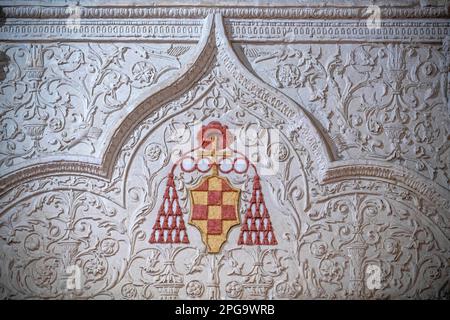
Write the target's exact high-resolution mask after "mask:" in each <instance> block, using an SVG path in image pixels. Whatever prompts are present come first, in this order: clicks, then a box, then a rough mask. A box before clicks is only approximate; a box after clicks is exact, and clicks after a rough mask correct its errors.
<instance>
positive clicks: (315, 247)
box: [311, 240, 328, 258]
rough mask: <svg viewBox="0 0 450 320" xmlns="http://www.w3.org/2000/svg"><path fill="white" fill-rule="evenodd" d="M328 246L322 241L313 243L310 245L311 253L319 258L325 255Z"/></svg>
mask: <svg viewBox="0 0 450 320" xmlns="http://www.w3.org/2000/svg"><path fill="white" fill-rule="evenodd" d="M327 250H328V245H327V244H326V243H325V242H324V241H321V240H319V241H314V242H313V243H311V253H312V254H313V255H315V256H316V257H318V258H320V257H322V256H323V255H324V254H325V253H327Z"/></svg>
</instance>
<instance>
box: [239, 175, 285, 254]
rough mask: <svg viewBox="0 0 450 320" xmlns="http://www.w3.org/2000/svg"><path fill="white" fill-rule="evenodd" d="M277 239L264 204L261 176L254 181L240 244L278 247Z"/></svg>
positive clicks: (240, 235)
mask: <svg viewBox="0 0 450 320" xmlns="http://www.w3.org/2000/svg"><path fill="white" fill-rule="evenodd" d="M277 243H278V242H277V239H276V238H275V234H274V232H273V229H272V223H271V221H270V216H269V213H268V211H267V207H266V204H265V202H264V196H263V193H262V189H261V183H260V179H259V176H258V175H256V176H255V178H254V180H253V192H252V196H251V199H250V205H249V207H248V208H247V211H246V212H245V216H244V222H243V224H242V226H241V233H240V234H239V239H238V244H240V245H276V244H277Z"/></svg>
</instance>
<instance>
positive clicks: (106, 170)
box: [0, 1, 450, 299]
mask: <svg viewBox="0 0 450 320" xmlns="http://www.w3.org/2000/svg"><path fill="white" fill-rule="evenodd" d="M136 3H137V5H136V6H127V5H124V6H119V7H116V8H112V9H111V8H109V9H102V6H101V4H97V7H96V6H94V7H87V5H86V4H84V3H83V2H81V3H80V6H81V19H80V23H81V26H77V25H75V26H73V25H71V24H68V23H67V19H66V18H67V16H66V11H65V10H66V7H65V5H66V4H67V3H65V2H56V3H54V4H52V5H48V6H40V4H41V3H40V2H23V3H10V2H4V5H5V6H4V7H3V10H2V11H3V16H4V21H3V22H2V23H3V26H2V27H1V28H0V39H2V42H1V45H0V50H1V51H2V53H3V54H2V57H1V58H2V59H1V67H2V72H1V74H0V75H1V77H0V79H1V82H0V122H1V123H0V124H1V125H0V172H1V174H0V191H1V198H0V209H1V213H0V248H1V249H0V297H2V298H11V299H18V298H59V299H61V298H63V299H74V298H116V299H150V298H151V299H162V298H168V299H176V298H193V299H240V298H250V299H267V298H275V299H285V298H289V299H293V298H295V299H311V298H313V299H321V298H322V299H323V298H326V299H329V298H336V299H348V298H397V299H398V298H412V299H418V298H440V299H444V298H447V299H448V298H449V294H450V283H449V278H450V277H449V271H450V269H449V257H450V256H449V248H450V246H449V241H450V239H449V235H450V221H449V215H450V204H449V202H450V188H449V175H450V140H449V137H450V136H449V123H450V121H449V120H450V118H449V103H448V94H449V91H448V90H449V86H448V79H449V78H448V77H449V76H448V72H449V60H450V58H449V47H448V42H449V30H450V26H449V22H448V4H447V3H445V2H439V1H436V2H433V3H432V2H431V1H430V2H426V3H425V2H423V1H421V2H420V3H419V2H416V1H410V2H409V3H408V5H407V6H406V5H405V6H402V5H401V4H396V3H395V4H392V6H391V7H383V6H382V14H384V15H385V16H386V17H387V18H386V20H383V23H385V24H384V25H383V27H382V28H381V30H380V31H376V30H375V31H371V30H369V32H368V33H367V27H366V25H365V19H364V9H365V4H361V5H360V6H352V3H351V1H341V3H339V4H340V6H338V5H337V2H336V3H335V2H332V3H331V4H329V5H328V7H323V8H317V7H315V6H313V5H311V4H308V3H303V2H302V3H301V5H298V6H297V5H296V4H297V3H289V2H286V3H283V4H280V5H279V7H278V8H277V7H276V5H270V4H265V3H260V7H259V8H258V7H255V8H250V9H249V8H248V7H241V6H239V5H238V6H236V5H232V4H228V5H227V4H225V5H224V6H223V7H218V6H214V5H208V4H205V3H202V2H200V3H196V4H192V5H191V6H188V7H187V8H185V9H184V11H183V10H181V9H180V8H179V7H177V5H176V4H170V3H163V2H162V3H160V6H161V7H160V8H159V11H158V10H157V9H158V8H156V9H155V8H153V7H145V4H141V3H139V2H136ZM20 4H22V5H23V6H22V5H20ZM242 5H243V6H244V5H248V4H247V2H246V3H243V4H242ZM294 5H296V6H295V10H296V11H295V15H296V16H295V17H292V14H293V13H292V12H293V11H292V9H291V8H290V7H289V6H294ZM286 6H288V8H287V9H286V8H285V7H286ZM96 8H97V9H96ZM95 10H97V11H95ZM127 10H128V11H127ZM138 10H140V11H138ZM283 10H284V11H283ZM208 13H215V14H214V15H213V14H209V15H208ZM283 15H285V16H283ZM266 16H267V18H265V19H264V20H259V19H255V18H257V17H266ZM113 17H114V18H113ZM283 17H284V18H286V17H288V18H289V19H283ZM315 17H317V18H315ZM322 19H326V22H327V23H328V25H324V24H323V22H324V20H322ZM397 26H398V27H397ZM78 27H79V28H78ZM114 27H115V28H116V29H113V28H114ZM108 28H109V29H108ZM402 30H403V31H402ZM377 32H378V33H377ZM402 32H403V33H402ZM213 120H220V121H222V122H223V123H227V124H228V125H229V126H230V127H231V128H233V129H245V128H249V127H250V128H258V129H261V130H266V129H273V128H276V129H278V130H279V131H280V133H281V137H282V138H281V144H279V145H277V146H276V148H275V147H274V149H273V150H267V151H268V152H277V153H278V157H279V160H280V163H281V166H280V170H279V171H278V172H277V174H276V175H270V176H263V177H262V184H263V191H264V193H265V197H266V202H267V205H268V207H269V209H270V214H271V218H272V221H273V224H274V229H275V232H276V235H277V239H278V242H279V244H278V245H277V246H275V247H271V246H261V247H260V248H258V247H254V246H237V237H238V231H239V229H238V228H235V229H233V230H232V231H231V232H230V235H229V239H228V241H227V243H226V245H225V246H224V248H223V249H222V251H221V253H220V254H218V255H209V254H207V253H205V252H204V245H203V244H202V242H201V240H200V234H199V232H198V231H197V230H196V229H195V228H193V227H192V226H188V232H189V237H190V240H191V243H190V245H176V246H175V245H174V246H169V245H151V244H149V243H148V239H149V235H150V232H151V227H152V225H153V222H154V219H155V217H156V211H157V210H158V208H159V205H160V200H161V199H162V193H163V192H164V187H165V181H166V180H165V179H166V176H167V173H168V170H169V168H170V161H169V160H168V157H169V155H170V152H171V151H172V150H173V148H174V147H176V146H177V145H178V144H179V143H181V142H183V139H185V138H191V137H192V136H193V135H195V134H196V133H195V132H193V127H192V125H193V124H194V123H195V122H196V121H202V122H203V123H208V122H209V121H213ZM180 133H182V134H180ZM199 178H200V177H199V176H189V175H186V174H185V175H178V176H177V178H176V183H177V188H178V190H179V193H180V195H181V202H182V204H183V206H184V207H185V212H184V213H185V221H187V214H188V211H189V210H188V209H189V200H188V196H187V189H186V188H187V187H190V186H192V185H194V184H195V183H196V182H197V181H198V179H199ZM250 178H251V177H247V176H244V177H242V176H241V177H239V176H232V177H230V179H231V181H232V183H233V184H234V185H235V186H238V187H240V188H241V189H242V190H243V199H242V203H241V213H244V211H245V208H246V204H247V203H248V201H249V196H250V194H249V190H250V183H251V179H250ZM72 265H77V266H78V267H79V268H80V269H81V270H82V288H81V289H79V290H67V288H66V279H67V274H66V270H67V267H69V266H72ZM371 265H376V266H379V267H380V269H381V287H380V288H379V289H371V288H369V287H368V286H367V280H368V277H369V274H368V273H367V272H366V271H367V268H368V267H369V266H371Z"/></svg>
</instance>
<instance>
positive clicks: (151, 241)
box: [149, 231, 156, 243]
mask: <svg viewBox="0 0 450 320" xmlns="http://www.w3.org/2000/svg"><path fill="white" fill-rule="evenodd" d="M149 242H150V243H155V242H156V239H155V231H153V232H152V235H151V237H150V241H149Z"/></svg>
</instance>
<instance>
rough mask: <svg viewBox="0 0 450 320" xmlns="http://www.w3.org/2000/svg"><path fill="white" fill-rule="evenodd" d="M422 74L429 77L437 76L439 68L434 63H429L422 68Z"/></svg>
mask: <svg viewBox="0 0 450 320" xmlns="http://www.w3.org/2000/svg"><path fill="white" fill-rule="evenodd" d="M422 72H423V74H424V75H425V76H427V77H433V76H434V75H436V72H437V67H436V65H435V64H434V63H432V62H429V61H427V62H425V63H424V64H423V66H422Z"/></svg>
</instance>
